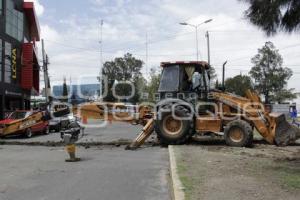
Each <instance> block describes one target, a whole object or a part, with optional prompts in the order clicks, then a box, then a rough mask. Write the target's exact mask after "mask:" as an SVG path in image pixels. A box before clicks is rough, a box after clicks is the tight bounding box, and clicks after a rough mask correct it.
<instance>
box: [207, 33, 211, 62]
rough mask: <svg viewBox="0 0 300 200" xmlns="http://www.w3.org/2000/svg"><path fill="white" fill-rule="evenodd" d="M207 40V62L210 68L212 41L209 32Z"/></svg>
mask: <svg viewBox="0 0 300 200" xmlns="http://www.w3.org/2000/svg"><path fill="white" fill-rule="evenodd" d="M206 40H207V62H208V65H209V66H210V40H209V32H208V31H206Z"/></svg>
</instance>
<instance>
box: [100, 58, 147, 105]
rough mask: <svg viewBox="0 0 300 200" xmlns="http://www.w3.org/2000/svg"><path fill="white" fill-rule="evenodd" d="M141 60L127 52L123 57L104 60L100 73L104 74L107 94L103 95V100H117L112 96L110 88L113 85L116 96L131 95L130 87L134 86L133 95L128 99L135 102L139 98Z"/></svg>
mask: <svg viewBox="0 0 300 200" xmlns="http://www.w3.org/2000/svg"><path fill="white" fill-rule="evenodd" d="M142 66H143V61H141V60H138V59H136V58H134V57H133V56H132V55H131V54H129V53H127V54H125V55H124V57H119V58H115V59H114V60H113V61H108V62H105V63H104V65H103V69H102V74H103V75H104V76H106V79H107V84H108V91H107V92H108V94H107V95H106V96H105V97H104V101H108V102H114V101H117V100H118V99H116V97H114V95H113V92H112V88H113V87H114V86H115V93H116V94H117V95H118V96H131V94H132V92H133V91H132V87H131V86H130V85H129V84H128V83H132V84H133V86H134V91H135V93H134V95H133V97H132V98H130V99H126V100H125V101H129V102H132V103H136V102H138V101H139V98H140V93H139V91H140V86H141V85H142V84H141V82H143V78H142V74H141V69H142Z"/></svg>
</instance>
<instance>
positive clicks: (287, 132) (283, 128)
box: [275, 114, 300, 146]
mask: <svg viewBox="0 0 300 200" xmlns="http://www.w3.org/2000/svg"><path fill="white" fill-rule="evenodd" d="M275 123H276V128H275V144H276V145H278V146H287V145H289V144H291V143H294V142H295V141H296V140H297V139H299V138H300V129H299V128H297V127H295V126H293V125H291V124H290V123H289V122H288V121H287V120H286V118H285V115H283V114H282V115H280V116H278V117H276V119H275Z"/></svg>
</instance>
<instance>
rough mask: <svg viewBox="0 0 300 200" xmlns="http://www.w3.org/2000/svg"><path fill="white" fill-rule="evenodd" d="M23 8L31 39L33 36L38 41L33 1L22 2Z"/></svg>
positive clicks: (38, 31)
mask: <svg viewBox="0 0 300 200" xmlns="http://www.w3.org/2000/svg"><path fill="white" fill-rule="evenodd" d="M23 9H24V13H25V16H26V18H27V20H28V23H29V26H30V34H31V37H32V39H33V38H35V40H36V41H40V25H39V21H38V18H37V16H36V13H35V9H34V3H33V2H24V3H23Z"/></svg>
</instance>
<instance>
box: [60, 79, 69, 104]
mask: <svg viewBox="0 0 300 200" xmlns="http://www.w3.org/2000/svg"><path fill="white" fill-rule="evenodd" d="M61 101H63V102H68V87H67V81H66V78H64V83H63V92H62V99H61Z"/></svg>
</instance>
